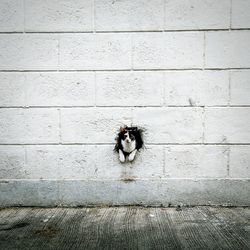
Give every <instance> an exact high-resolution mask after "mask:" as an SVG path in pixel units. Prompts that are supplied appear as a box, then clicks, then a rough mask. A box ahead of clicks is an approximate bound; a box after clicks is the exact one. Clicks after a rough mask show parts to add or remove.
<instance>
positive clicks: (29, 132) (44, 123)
mask: <svg viewBox="0 0 250 250" xmlns="http://www.w3.org/2000/svg"><path fill="white" fill-rule="evenodd" d="M0 117H1V119H0V143H3V144H12V143H20V144H26V143H32V144H33V143H34V144H35V143H56V142H59V113H58V110H56V109H15V108H13V109H1V110H0Z"/></svg>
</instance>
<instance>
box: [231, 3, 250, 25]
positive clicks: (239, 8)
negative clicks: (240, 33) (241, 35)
mask: <svg viewBox="0 0 250 250" xmlns="http://www.w3.org/2000/svg"><path fill="white" fill-rule="evenodd" d="M249 13H250V1H249V0H232V28H234V29H237V28H250V15H249Z"/></svg>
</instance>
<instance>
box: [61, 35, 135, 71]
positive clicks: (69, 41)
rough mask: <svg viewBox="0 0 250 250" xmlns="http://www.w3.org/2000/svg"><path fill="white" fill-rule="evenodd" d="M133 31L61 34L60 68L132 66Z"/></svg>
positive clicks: (123, 67) (100, 68) (81, 68)
mask: <svg viewBox="0 0 250 250" xmlns="http://www.w3.org/2000/svg"><path fill="white" fill-rule="evenodd" d="M130 45H131V39H130V35H129V34H121V33H116V34H73V35H72V34H70V35H66V34H64V35H60V59H59V61H60V69H71V70H72V69H76V70H104V69H130V67H131V48H130Z"/></svg>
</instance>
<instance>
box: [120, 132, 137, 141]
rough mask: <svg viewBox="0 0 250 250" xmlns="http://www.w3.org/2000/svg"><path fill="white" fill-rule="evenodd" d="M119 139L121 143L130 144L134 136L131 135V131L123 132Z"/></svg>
mask: <svg viewBox="0 0 250 250" xmlns="http://www.w3.org/2000/svg"><path fill="white" fill-rule="evenodd" d="M121 139H122V141H125V142H126V143H131V142H132V141H134V140H135V136H134V135H133V133H132V132H131V131H128V130H124V131H123V132H122V133H121Z"/></svg>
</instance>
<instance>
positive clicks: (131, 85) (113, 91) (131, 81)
mask: <svg viewBox="0 0 250 250" xmlns="http://www.w3.org/2000/svg"><path fill="white" fill-rule="evenodd" d="M163 81H164V73H163V72H156V71H154V72H146V71H143V72H138V71H134V72H99V73H97V74H96V103H97V105H100V106H160V105H162V104H163Z"/></svg>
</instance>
